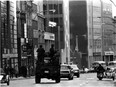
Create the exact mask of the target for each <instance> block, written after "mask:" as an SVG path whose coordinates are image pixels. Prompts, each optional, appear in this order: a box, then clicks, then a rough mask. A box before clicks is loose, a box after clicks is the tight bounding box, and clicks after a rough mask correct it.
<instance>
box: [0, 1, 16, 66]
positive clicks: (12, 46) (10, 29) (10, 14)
mask: <svg viewBox="0 0 116 87" xmlns="http://www.w3.org/2000/svg"><path fill="white" fill-rule="evenodd" d="M0 14H1V38H2V39H1V53H2V55H1V56H2V57H1V58H2V59H1V61H2V63H1V64H2V67H4V66H7V65H9V66H10V67H13V68H14V67H15V65H16V64H17V63H18V60H17V29H16V24H15V23H14V3H13V2H11V1H1V12H0Z"/></svg>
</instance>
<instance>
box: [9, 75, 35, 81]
mask: <svg viewBox="0 0 116 87" xmlns="http://www.w3.org/2000/svg"><path fill="white" fill-rule="evenodd" d="M34 77H35V76H30V77H26V78H25V77H22V76H21V77H18V78H16V77H13V78H10V81H14V80H25V79H33V78H34Z"/></svg>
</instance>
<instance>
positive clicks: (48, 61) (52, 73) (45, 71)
mask: <svg viewBox="0 0 116 87" xmlns="http://www.w3.org/2000/svg"><path fill="white" fill-rule="evenodd" d="M59 58H60V56H59V55H57V54H56V55H54V57H52V58H51V57H50V56H49V53H45V56H44V61H43V62H41V61H38V60H37V63H36V72H35V83H40V82H41V79H42V78H47V79H52V80H55V82H56V83H59V82H60V62H59Z"/></svg>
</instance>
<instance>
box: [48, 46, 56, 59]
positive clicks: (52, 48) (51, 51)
mask: <svg viewBox="0 0 116 87" xmlns="http://www.w3.org/2000/svg"><path fill="white" fill-rule="evenodd" d="M49 52H50V57H51V58H52V57H53V56H54V54H55V50H54V44H52V45H51V48H50V50H49Z"/></svg>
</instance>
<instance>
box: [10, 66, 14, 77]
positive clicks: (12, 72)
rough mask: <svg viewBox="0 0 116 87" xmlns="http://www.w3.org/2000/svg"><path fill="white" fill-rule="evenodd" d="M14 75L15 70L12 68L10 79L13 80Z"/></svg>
mask: <svg viewBox="0 0 116 87" xmlns="http://www.w3.org/2000/svg"><path fill="white" fill-rule="evenodd" d="M13 75H14V68H12V67H10V78H13Z"/></svg>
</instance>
